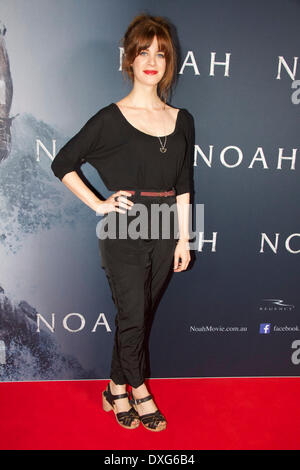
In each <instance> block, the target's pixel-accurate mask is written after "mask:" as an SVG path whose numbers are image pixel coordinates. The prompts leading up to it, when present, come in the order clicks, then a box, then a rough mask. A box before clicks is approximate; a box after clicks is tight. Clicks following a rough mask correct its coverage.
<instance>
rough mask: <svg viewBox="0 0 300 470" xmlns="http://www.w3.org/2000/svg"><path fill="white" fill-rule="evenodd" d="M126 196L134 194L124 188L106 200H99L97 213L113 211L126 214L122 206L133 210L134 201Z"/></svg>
mask: <svg viewBox="0 0 300 470" xmlns="http://www.w3.org/2000/svg"><path fill="white" fill-rule="evenodd" d="M125 196H132V194H131V193H129V192H128V191H123V190H120V191H117V192H116V193H113V194H111V195H110V196H109V197H108V198H107V199H106V200H105V201H101V202H99V205H98V207H97V210H96V212H97V214H98V215H102V214H108V212H113V211H115V212H120V213H121V214H125V213H126V210H123V209H120V207H124V208H125V209H127V210H128V209H129V210H131V208H132V206H133V204H134V203H133V202H132V201H128V200H127V199H126V197H125Z"/></svg>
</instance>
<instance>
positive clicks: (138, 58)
mask: <svg viewBox="0 0 300 470" xmlns="http://www.w3.org/2000/svg"><path fill="white" fill-rule="evenodd" d="M123 47H124V56H123V63H122V71H123V72H124V73H125V74H127V75H128V76H129V78H130V79H131V81H132V83H133V87H132V89H131V91H130V93H129V94H128V95H127V96H125V97H124V98H123V99H121V100H120V101H119V102H117V103H111V104H109V105H107V106H105V107H104V108H101V109H100V110H99V111H98V112H97V113H96V114H95V115H94V116H92V117H91V118H90V119H89V120H88V121H87V122H86V124H85V125H84V126H83V127H82V128H81V129H80V131H79V132H78V133H77V134H76V135H75V136H74V137H72V138H71V139H70V140H69V142H67V143H66V144H65V146H64V147H62V148H61V150H60V151H59V153H58V154H57V155H56V157H55V159H54V160H53V162H52V165H51V168H52V171H53V172H54V174H55V175H56V176H57V177H58V178H59V179H60V180H61V181H62V182H63V183H64V184H65V185H66V186H67V188H68V189H70V190H71V191H72V192H73V193H74V194H75V195H76V196H77V197H78V198H79V199H81V200H82V201H83V202H84V203H85V204H87V205H88V206H89V207H90V208H91V209H92V210H94V211H96V214H101V215H104V214H105V217H106V218H107V219H108V218H109V217H108V216H111V215H114V217H116V219H117V223H120V222H121V221H122V220H123V219H124V217H127V219H126V220H133V219H134V215H132V216H131V214H130V212H131V209H132V207H133V206H134V203H139V204H143V205H144V206H145V208H146V209H147V210H148V214H150V210H151V205H152V204H167V205H168V206H169V207H171V206H174V205H175V207H176V215H177V223H178V225H177V227H178V229H179V230H178V233H177V234H174V232H173V235H172V233H171V234H170V236H169V237H168V238H165V237H164V238H161V231H160V228H159V236H158V237H156V238H152V237H149V236H148V234H147V236H146V237H139V238H131V237H127V238H122V239H121V238H118V236H117V237H116V238H113V237H111V238H109V237H107V238H101V239H99V250H100V255H101V259H102V267H103V268H104V270H105V273H106V276H107V279H108V282H109V285H110V288H111V292H112V298H113V300H114V303H115V305H116V307H117V315H116V317H115V325H116V330H115V338H114V347H113V354H112V362H111V372H110V379H111V380H110V382H109V383H108V386H107V389H106V390H104V391H103V393H102V400H103V408H104V410H105V411H109V410H113V411H114V413H115V416H116V419H117V421H118V423H119V424H120V425H121V426H123V427H125V428H127V429H134V428H136V427H137V426H138V425H139V424H140V421H141V422H142V424H143V425H144V426H145V427H146V429H149V430H151V431H162V430H163V429H165V428H166V424H167V422H166V419H165V416H164V415H163V414H162V413H161V412H160V410H159V409H158V408H157V406H156V404H155V402H154V399H153V396H152V395H151V394H149V392H148V390H147V386H146V384H145V382H144V381H145V367H146V365H145V347H146V341H145V337H146V333H147V332H149V327H148V321H149V320H150V318H151V311H152V310H153V306H154V305H155V302H156V301H157V299H158V296H159V293H160V292H161V291H162V287H163V284H164V282H165V280H166V278H167V276H168V274H169V272H170V270H171V267H172V264H173V270H174V272H181V271H183V270H185V269H186V268H187V266H188V264H189V262H190V252H189V244H188V239H189V232H188V225H189V221H188V217H187V212H186V211H187V210H188V209H187V208H188V207H189V202H190V191H191V173H190V169H191V162H192V157H193V147H194V146H193V142H192V139H193V132H194V120H193V117H192V115H191V114H190V113H189V112H188V111H187V110H186V109H185V108H179V109H178V108H173V107H171V106H168V105H167V104H166V100H167V94H168V92H169V90H170V89H171V85H172V82H173V79H174V77H175V74H176V65H177V62H176V51H175V48H174V44H173V41H172V38H171V32H170V26H169V24H168V23H167V21H166V20H164V19H163V18H162V17H153V16H150V15H148V14H141V15H138V16H136V17H135V18H134V19H133V21H132V22H131V24H130V25H129V27H128V29H127V31H126V33H125V35H124V38H123ZM86 161H87V162H89V163H90V164H91V165H93V166H94V167H95V168H96V169H97V170H98V172H99V175H100V176H101V178H102V179H103V181H104V183H105V185H106V186H107V188H108V189H109V190H111V191H114V193H113V194H111V196H109V197H108V198H107V199H106V200H104V201H101V200H99V199H98V198H97V197H96V196H95V194H94V193H93V192H92V191H91V190H90V189H89V188H88V187H87V186H86V185H85V184H84V183H83V181H82V180H81V179H80V177H79V176H78V174H77V172H76V169H78V167H79V166H80V165H81V164H82V163H83V162H86ZM120 188H122V189H120ZM133 212H134V211H133ZM123 214H125V215H123ZM147 219H148V221H150V225H151V222H152V220H151V217H148V216H147ZM171 225H174V219H172V224H171ZM170 232H172V230H171V231H170ZM148 233H149V232H148ZM126 384H129V385H130V386H131V387H132V388H131V399H130V395H129V394H128V392H126Z"/></svg>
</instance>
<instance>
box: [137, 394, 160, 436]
mask: <svg viewBox="0 0 300 470" xmlns="http://www.w3.org/2000/svg"><path fill="white" fill-rule="evenodd" d="M131 397H132V398H131V399H130V400H129V401H130V403H131V404H132V405H133V407H134V409H135V410H136V411H137V407H136V405H139V404H140V403H144V402H145V401H148V400H151V399H153V397H152V395H151V394H150V395H147V396H146V397H144V398H138V399H137V400H136V399H135V398H134V396H133V394H132V390H131ZM137 412H138V411H137ZM139 418H140V420H141V422H142V424H143V426H144V427H145V428H146V429H149V431H156V432H158V431H163V430H164V429H166V427H167V421H166V418H165V417H164V415H163V414H161V412H160V411H159V409H157V410H156V411H154V412H153V413H146V414H144V415H141V416H140V415H139ZM162 421H163V422H164V423H165V425H164V427H161V426H159V428H158V424H159V422H162ZM157 428H158V429H157Z"/></svg>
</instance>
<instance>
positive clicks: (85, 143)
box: [51, 108, 132, 215]
mask: <svg viewBox="0 0 300 470" xmlns="http://www.w3.org/2000/svg"><path fill="white" fill-rule="evenodd" d="M104 116H105V108H103V109H101V110H99V111H98V112H97V113H96V114H95V115H94V116H92V117H91V118H90V119H89V120H88V121H87V122H86V123H85V124H84V126H83V127H82V128H81V129H80V130H79V132H77V134H75V135H74V136H73V137H72V138H71V139H70V140H69V141H68V142H67V143H66V144H65V145H64V146H63V147H62V148H61V149H60V151H59V152H58V154H57V155H56V156H55V157H54V160H53V161H52V164H51V169H52V171H53V173H54V174H55V176H57V178H59V179H60V181H62V182H63V183H64V184H65V186H66V187H67V188H68V189H69V190H70V191H72V193H74V194H75V195H76V196H77V197H78V198H79V199H80V200H81V201H82V202H84V203H85V204H86V205H87V206H88V207H90V208H91V209H92V210H94V211H95V212H96V214H97V215H100V214H106V213H107V212H111V211H116V212H121V213H125V211H122V210H121V209H119V207H117V206H120V207H124V208H125V209H128V208H129V207H128V206H131V205H132V202H131V201H127V200H126V198H124V197H122V196H131V193H129V192H127V191H118V192H116V193H113V194H111V196H110V197H109V198H107V199H106V200H104V201H102V200H100V199H99V198H98V197H97V196H96V195H95V194H94V193H93V192H92V191H91V190H90V189H89V188H88V186H87V185H86V184H85V183H84V182H83V181H82V179H81V178H80V177H79V175H78V174H77V171H76V169H77V167H78V166H79V165H80V164H81V162H83V161H88V162H89V161H90V157H91V156H92V155H93V154H94V152H98V154H100V155H101V146H102V142H103V139H104V137H105V132H103V124H104ZM116 196H121V197H120V198H119V200H117V201H115V199H114V198H115V197H116Z"/></svg>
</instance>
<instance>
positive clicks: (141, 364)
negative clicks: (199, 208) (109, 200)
mask: <svg viewBox="0 0 300 470" xmlns="http://www.w3.org/2000/svg"><path fill="white" fill-rule="evenodd" d="M128 199H129V200H131V201H133V202H135V203H140V204H143V205H144V206H145V207H146V209H147V213H148V229H149V230H148V232H147V236H146V237H145V236H143V235H141V236H140V237H139V238H137V239H133V238H131V237H128V238H125V239H121V238H119V237H118V234H117V238H116V239H112V238H109V237H108V238H105V239H102V238H100V239H99V251H100V255H101V260H102V268H103V269H104V270H105V274H106V277H107V279H108V282H109V285H110V289H111V292H112V299H113V301H114V304H115V306H116V308H117V313H116V317H115V336H114V345H113V353H112V361H111V372H110V378H111V379H112V380H113V381H114V382H115V383H116V384H121V385H122V384H129V385H131V386H133V387H135V388H136V387H138V386H140V385H142V384H143V382H144V380H145V372H146V356H145V352H146V347H147V344H146V338H147V337H148V336H149V331H148V329H149V328H150V326H149V325H150V320H151V314H152V309H153V307H154V306H155V305H156V302H157V299H158V298H159V295H160V293H161V289H162V287H163V285H164V283H165V281H166V279H167V277H168V275H169V273H170V271H172V270H173V260H174V251H175V247H176V243H177V240H176V229H175V228H174V224H175V223H176V220H178V219H177V209H176V196H159V197H157V196H141V195H140V194H139V191H137V192H136V194H134V195H133V196H130V197H129V198H128ZM153 204H157V206H156V207H159V206H160V205H161V204H167V205H168V206H171V205H173V207H175V212H171V213H170V218H169V220H170V222H169V223H170V236H169V237H168V238H163V236H162V233H163V230H162V219H160V220H159V222H156V223H157V224H158V225H157V226H156V229H157V233H158V238H153V237H152V238H151V224H152V228H153V224H154V225H155V222H154V221H153V217H151V205H153ZM126 211H127V209H126ZM130 212H131V211H130V210H128V211H127V216H126V217H127V222H126V223H127V226H128V225H129V222H131V221H132V220H133V219H134V218H135V217H137V215H133V216H131V214H130ZM110 216H111V217H115V218H116V220H117V221H118V223H117V229H118V228H119V224H120V222H121V220H122V218H124V217H125V214H120V213H118V212H112V213H109V214H106V216H105V217H110Z"/></svg>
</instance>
